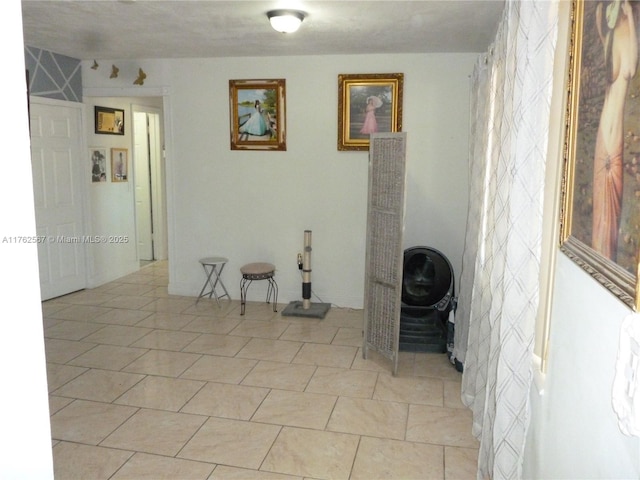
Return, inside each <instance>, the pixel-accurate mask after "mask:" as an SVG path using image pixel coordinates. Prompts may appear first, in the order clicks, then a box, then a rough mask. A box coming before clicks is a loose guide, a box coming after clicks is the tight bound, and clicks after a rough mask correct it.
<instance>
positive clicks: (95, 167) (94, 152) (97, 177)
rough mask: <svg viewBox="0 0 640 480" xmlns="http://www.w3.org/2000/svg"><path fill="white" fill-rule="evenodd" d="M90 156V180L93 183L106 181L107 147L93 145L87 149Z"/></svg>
mask: <svg viewBox="0 0 640 480" xmlns="http://www.w3.org/2000/svg"><path fill="white" fill-rule="evenodd" d="M89 156H90V157H91V181H92V182H93V183H99V182H106V181H107V149H106V148H101V147H93V148H90V149H89Z"/></svg>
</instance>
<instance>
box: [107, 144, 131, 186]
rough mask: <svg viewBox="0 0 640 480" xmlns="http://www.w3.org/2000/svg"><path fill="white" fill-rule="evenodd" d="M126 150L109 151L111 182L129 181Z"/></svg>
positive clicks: (114, 149)
mask: <svg viewBox="0 0 640 480" xmlns="http://www.w3.org/2000/svg"><path fill="white" fill-rule="evenodd" d="M128 152H129V151H128V149H126V148H112V149H111V181H112V182H126V181H128V179H129V174H128V173H129V159H128Z"/></svg>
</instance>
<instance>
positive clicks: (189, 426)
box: [43, 262, 478, 480]
mask: <svg viewBox="0 0 640 480" xmlns="http://www.w3.org/2000/svg"><path fill="white" fill-rule="evenodd" d="M166 284H167V266H166V263H163V262H158V263H154V264H151V265H149V266H145V267H144V268H143V269H141V270H140V272H138V273H135V274H132V275H129V276H127V277H125V278H122V279H119V280H117V281H115V282H112V283H109V284H107V285H104V286H102V287H100V288H96V289H93V290H84V291H81V292H76V293H73V294H70V295H67V296H64V297H60V298H57V299H54V300H50V301H47V302H44V303H43V312H44V321H45V346H46V352H47V368H48V378H49V393H50V411H51V430H52V436H53V457H54V472H55V478H56V479H58V480H65V479H83V480H87V479H114V480H115V479H154V480H159V479H170V480H176V479H252V480H253V479H257V480H278V479H282V480H284V479H289V480H292V479H331V480H334V479H335V480H340V479H352V480H356V479H366V480H375V479H402V480H412V479H421V480H422V479H440V480H454V479H456V480H464V479H473V478H475V465H476V459H477V453H478V443H477V441H476V440H475V439H474V438H473V437H472V435H471V414H470V412H469V410H468V409H466V408H465V407H464V406H463V405H462V403H461V402H460V399H459V397H460V380H461V375H460V373H458V372H457V371H456V370H455V369H454V368H453V367H452V366H451V365H450V364H449V362H448V361H447V358H446V356H445V355H443V354H429V353H409V352H403V353H401V357H400V362H399V364H400V367H399V373H398V375H397V376H395V377H394V376H392V375H391V374H390V364H389V362H387V361H386V360H384V359H382V358H379V357H378V356H377V355H376V354H375V353H372V354H371V355H370V356H369V359H367V360H365V359H363V358H362V349H361V345H362V333H361V332H362V311H361V310H351V309H340V308H331V309H330V310H329V313H328V314H327V316H326V317H325V318H324V319H322V320H319V319H309V318H300V317H282V316H281V315H280V313H273V311H272V310H271V306H269V305H267V304H264V303H257V302H256V303H249V304H248V305H247V309H246V314H245V315H244V316H241V315H240V305H239V302H238V301H229V300H227V299H224V300H222V301H221V305H222V307H221V308H219V307H218V306H217V305H216V303H215V301H210V300H208V299H203V300H201V301H200V302H199V303H198V304H197V305H196V304H195V298H191V297H177V296H170V295H168V294H167V289H166ZM282 308H284V305H280V308H279V309H282Z"/></svg>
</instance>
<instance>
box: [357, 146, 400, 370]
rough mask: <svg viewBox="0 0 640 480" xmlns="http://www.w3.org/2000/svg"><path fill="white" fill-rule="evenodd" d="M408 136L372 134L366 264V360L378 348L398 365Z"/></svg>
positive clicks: (394, 368) (378, 350)
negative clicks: (369, 352)
mask: <svg viewBox="0 0 640 480" xmlns="http://www.w3.org/2000/svg"><path fill="white" fill-rule="evenodd" d="M405 147H406V133H378V134H372V135H371V141H370V146H369V205H368V214H367V245H366V265H365V302H364V324H365V325H364V330H365V336H364V345H363V347H364V348H363V352H364V355H365V358H366V356H367V351H368V349H373V350H375V351H377V352H379V353H381V354H382V355H384V356H385V357H387V358H389V359H390V360H391V361H392V362H393V373H394V374H395V373H396V371H397V365H398V342H399V331H400V309H401V297H402V268H403V265H402V259H403V253H404V252H403V249H402V233H403V230H404V209H405V183H406V166H405V164H406V158H405Z"/></svg>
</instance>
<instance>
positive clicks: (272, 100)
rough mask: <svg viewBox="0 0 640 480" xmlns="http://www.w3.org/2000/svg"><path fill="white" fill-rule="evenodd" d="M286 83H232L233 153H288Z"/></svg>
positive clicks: (230, 84)
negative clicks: (247, 151) (234, 151)
mask: <svg viewBox="0 0 640 480" xmlns="http://www.w3.org/2000/svg"><path fill="white" fill-rule="evenodd" d="M285 86H286V84H285V80H284V79H277V80H229V112H230V122H231V150H286V149H287V143H286V118H285V113H286V112H285V104H286V103H285Z"/></svg>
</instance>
